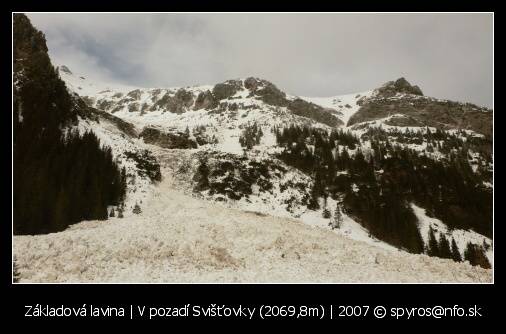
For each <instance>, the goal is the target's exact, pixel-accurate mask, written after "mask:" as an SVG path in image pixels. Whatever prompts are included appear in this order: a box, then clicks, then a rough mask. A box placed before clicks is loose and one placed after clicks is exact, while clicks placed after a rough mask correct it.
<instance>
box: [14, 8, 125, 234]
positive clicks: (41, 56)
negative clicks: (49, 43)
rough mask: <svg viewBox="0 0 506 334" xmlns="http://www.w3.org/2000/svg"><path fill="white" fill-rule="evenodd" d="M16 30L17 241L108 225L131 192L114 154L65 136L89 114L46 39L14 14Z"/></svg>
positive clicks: (92, 140)
mask: <svg viewBox="0 0 506 334" xmlns="http://www.w3.org/2000/svg"><path fill="white" fill-rule="evenodd" d="M13 23H14V26H13V37H14V41H13V47H14V80H15V82H16V83H15V85H14V86H15V87H14V94H13V100H14V108H13V112H14V115H13V116H14V117H13V119H14V124H13V128H14V134H13V142H14V145H13V165H14V168H13V229H14V234H39V233H49V232H56V231H61V230H63V229H65V228H66V227H67V226H69V225H70V224H73V223H76V222H79V221H81V220H85V219H107V216H108V212H107V206H108V205H117V204H118V203H119V202H120V201H121V200H122V199H121V194H123V193H124V192H125V188H124V187H125V185H124V184H122V183H121V182H119V181H120V179H121V174H120V173H121V172H120V170H119V167H118V165H117V164H116V162H115V161H114V160H113V157H112V153H111V150H110V148H102V147H101V145H100V142H99V140H98V138H97V136H96V135H95V134H94V133H92V132H86V133H84V134H79V133H78V132H77V131H67V130H65V129H67V128H69V126H70V125H73V124H74V125H75V124H76V122H77V115H78V113H82V112H83V110H81V109H79V108H80V107H79V103H76V101H73V98H72V97H71V96H70V95H69V93H68V91H67V89H66V87H65V84H64V82H63V81H62V80H61V79H60V77H59V74H58V70H56V69H55V68H54V67H53V66H52V65H51V62H50V60H49V56H48V55H47V47H46V42H45V38H44V34H42V33H41V32H39V31H37V30H36V29H35V28H33V26H32V25H31V23H30V20H29V19H28V18H27V17H26V15H24V14H14V15H13ZM81 116H83V117H85V115H84V114H82V115H81Z"/></svg>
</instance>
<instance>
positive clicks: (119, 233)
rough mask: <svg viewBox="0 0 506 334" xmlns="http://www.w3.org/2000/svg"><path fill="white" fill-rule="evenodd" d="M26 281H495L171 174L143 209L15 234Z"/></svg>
mask: <svg viewBox="0 0 506 334" xmlns="http://www.w3.org/2000/svg"><path fill="white" fill-rule="evenodd" d="M14 253H15V256H16V258H17V263H18V266H19V272H20V276H21V279H20V281H21V282H491V281H492V271H491V270H485V269H482V268H479V267H472V266H470V265H468V264H466V263H455V262H453V261H451V260H445V259H438V258H430V257H428V256H425V255H412V254H407V253H404V252H401V251H388V250H385V249H382V248H379V247H374V246H371V245H368V244H366V243H363V242H360V241H355V240H351V239H348V238H346V237H343V236H341V235H339V234H336V233H332V232H330V231H326V230H323V229H317V228H311V227H310V226H307V225H305V224H303V223H301V222H299V221H296V220H291V219H286V218H276V217H271V216H262V215H258V214H255V213H248V212H244V211H239V210H234V209H225V208H223V207H220V206H217V205H214V204H213V203H209V202H206V201H202V200H199V199H195V198H191V197H189V196H186V195H184V194H182V193H180V192H178V191H176V190H174V189H173V187H172V184H171V180H170V178H166V179H165V181H164V182H162V183H161V184H160V185H159V186H158V187H157V188H156V189H155V191H154V192H153V193H152V198H151V199H150V200H149V201H147V205H146V206H145V207H144V208H143V212H142V213H141V214H140V215H138V216H131V217H126V218H123V219H118V218H112V219H110V220H108V221H87V222H82V223H80V224H77V225H74V226H72V227H71V228H70V229H68V230H66V231H63V232H59V233H52V234H47V235H38V236H15V237H14Z"/></svg>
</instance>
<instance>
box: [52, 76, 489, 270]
mask: <svg viewBox="0 0 506 334" xmlns="http://www.w3.org/2000/svg"><path fill="white" fill-rule="evenodd" d="M60 75H61V78H62V79H63V80H64V81H65V82H66V83H67V86H68V88H69V89H70V90H71V91H73V92H74V93H76V94H79V95H80V96H81V97H82V98H83V100H84V101H85V102H86V103H87V104H88V105H89V106H91V107H93V108H97V109H99V110H104V111H106V112H107V113H109V114H111V115H113V116H115V117H118V118H119V119H121V120H124V121H126V122H128V123H130V124H132V126H133V128H134V129H135V132H136V134H137V136H133V137H132V138H129V139H128V140H130V141H132V142H135V145H137V146H138V147H143V148H145V149H147V150H149V151H151V152H153V154H154V155H155V156H156V157H157V159H158V160H159V161H160V163H161V164H162V165H163V166H164V167H165V168H168V169H167V170H170V174H171V175H173V176H174V178H175V179H176V180H177V182H176V183H177V184H178V187H179V188H180V189H182V190H183V191H185V192H186V193H187V194H192V195H193V196H195V195H197V196H199V197H202V198H206V199H209V200H213V201H215V202H217V203H219V204H220V205H225V206H228V207H232V208H242V209H244V210H249V211H255V212H261V213H265V214H269V215H276V216H282V217H291V218H297V219H299V220H301V221H303V222H305V223H307V224H309V225H311V226H318V227H321V228H325V229H330V228H329V219H328V218H324V217H323V216H322V210H323V209H320V210H316V211H313V210H309V209H308V208H307V201H306V200H305V199H307V198H308V197H309V196H310V190H311V184H312V182H313V180H312V178H311V177H310V176H308V175H307V174H305V173H303V172H301V171H300V170H298V169H297V168H293V167H292V166H289V165H286V164H285V163H284V162H282V161H280V160H279V159H278V158H277V155H278V154H279V153H280V152H281V151H282V148H281V147H280V145H279V144H278V143H277V141H276V135H275V133H274V132H275V129H277V128H284V127H287V126H289V125H294V124H295V125H299V126H309V127H313V128H319V129H322V130H327V131H331V130H332V129H336V128H338V129H342V130H345V131H349V132H350V133H352V134H354V135H356V136H358V137H359V138H364V137H363V136H366V135H367V133H368V131H370V129H374V128H379V129H382V130H386V131H394V132H397V131H399V132H400V133H405V132H406V131H408V133H409V132H410V131H413V132H416V131H421V132H423V131H428V133H430V132H431V131H432V132H435V131H436V130H437V129H438V128H439V127H438V126H437V124H435V123H434V119H433V117H430V114H431V113H436V112H438V108H439V106H440V105H443V106H444V107H445V108H446V109H445V111H444V112H445V115H446V114H448V108H450V109H451V108H453V109H455V110H451V111H452V112H453V113H455V114H457V113H459V112H462V110H464V111H463V112H464V113H469V111H468V110H467V109H466V108H471V109H472V110H473V111H476V112H479V113H481V114H483V119H482V120H480V122H481V123H485V122H486V120H487V119H488V117H490V116H491V112H490V110H487V109H485V108H478V107H476V106H471V105H469V104H461V103H454V102H449V101H446V100H438V99H434V98H430V97H425V96H423V94H422V92H421V90H420V88H418V87H417V86H411V85H410V84H409V83H408V82H407V81H406V80H405V79H403V78H401V79H399V80H397V81H391V82H387V83H386V84H385V85H383V86H382V87H379V88H377V89H372V90H370V91H366V92H360V93H354V94H346V95H337V96H332V97H327V98H322V97H297V96H291V95H288V94H285V93H284V92H282V91H281V90H280V89H279V88H277V87H276V86H275V85H274V84H272V83H270V82H268V81H266V80H262V79H258V78H252V77H251V78H245V79H236V80H228V81H226V82H223V83H219V84H215V85H203V86H193V87H172V88H139V87H127V86H121V87H115V86H114V85H110V84H105V83H95V82H93V81H92V80H91V79H89V78H87V77H86V76H84V75H80V74H75V73H73V72H72V71H71V70H70V69H68V68H67V67H66V66H60ZM417 101H418V102H417ZM421 101H422V102H421ZM378 103H381V104H382V106H383V109H385V108H386V109H389V111H388V114H385V113H384V112H383V109H380V110H379V111H378V110H377V109H374V110H375V112H376V114H375V115H373V114H372V113H371V111H370V110H371V109H373V108H372V107H371V106H372V105H376V104H378ZM415 103H418V104H420V105H422V106H423V108H424V109H423V111H417V109H416V106H415ZM390 104H392V105H393V107H392V106H390ZM406 104H407V105H409V106H411V108H407V109H406V108H405V105H406ZM385 106H386V107H385ZM398 106H401V107H398ZM403 108H404V109H403ZM405 109H406V110H407V111H406V110H405ZM427 120H428V121H427ZM477 122H478V121H475V122H474V123H473V124H467V126H466V128H467V129H466V128H459V127H458V126H456V125H455V124H452V123H451V122H447V123H445V124H443V125H442V126H441V128H442V129H446V130H448V131H449V133H454V134H456V135H458V134H459V133H461V132H462V131H464V130H465V132H464V133H465V134H466V135H469V136H471V137H477V138H483V137H484V136H485V135H488V131H484V133H480V132H479V131H478V130H479V129H480V127H479V126H474V125H475V123H477ZM251 124H256V125H257V126H258V127H259V128H261V130H262V136H261V138H260V140H259V142H258V143H256V144H255V145H254V146H253V147H252V148H251V149H249V150H246V149H245V148H244V147H242V146H241V144H240V141H239V138H240V137H241V134H242V133H243V132H244V131H245V128H247V127H248V126H251ZM346 125H348V126H346ZM460 125H462V124H459V126H460ZM486 127H487V126H483V125H482V126H481V128H486ZM473 129H474V130H473ZM98 131H99V133H100V132H101V130H98ZM102 132H103V131H102ZM136 137H137V138H136ZM101 138H103V139H104V143H107V144H108V145H112V146H113V147H115V146H117V145H118V144H117V142H116V143H115V140H112V141H111V137H110V136H108V135H104V136H101ZM365 138H367V136H366V137H365ZM464 139H465V138H464ZM393 142H395V139H394V140H393ZM398 144H399V145H404V146H408V147H409V148H411V149H414V150H415V151H418V152H419V153H420V154H421V155H427V156H430V157H432V158H433V159H444V157H445V154H443V153H441V152H438V150H437V149H436V150H435V151H433V152H429V150H428V149H427V142H426V141H421V142H418V143H409V144H405V143H398ZM122 145H123V144H122ZM360 150H362V151H365V152H367V150H370V142H369V141H367V140H363V141H362V142H361V144H360ZM349 152H350V154H352V155H353V154H354V152H356V150H349ZM478 156H479V154H478ZM203 158H206V159H207V161H208V162H209V164H210V169H211V174H212V173H215V174H218V175H217V176H216V179H222V182H221V183H219V185H220V187H218V188H220V189H217V190H216V189H215V190H211V191H203V192H196V191H195V182H194V178H195V175H196V173H197V166H198V164H199V161H201V160H202V159H203ZM472 162H473V160H472V159H471V163H472ZM488 167H491V164H490V165H488ZM227 168H228V169H227ZM260 168H261V169H265V170H266V172H265V174H264V175H261V173H258V169H260ZM475 168H478V166H475ZM244 170H254V171H256V172H252V173H250V174H252V175H250V177H249V178H253V180H246V179H248V177H245V176H244V175H242V174H241V172H242V171H244ZM230 175H233V176H230ZM261 179H264V180H265V181H266V182H264V183H268V186H266V185H265V184H262V183H261V182H259V180H261ZM223 180H224V181H223ZM486 184H487V185H488V183H486ZM141 191H146V190H141ZM133 198H135V199H134V200H132V201H130V202H129V203H130V207H133V205H134V203H136V202H139V201H140V200H141V199H140V197H139V198H138V197H133ZM321 200H322V199H320V201H321ZM336 204H337V202H336V200H335V199H332V198H327V199H325V203H324V206H327V207H329V208H332V207H334V206H335V205H336ZM411 205H412V206H413V207H414V208H417V209H415V210H414V212H415V213H416V216H417V219H418V220H419V221H420V223H419V228H420V231H421V234H422V237H423V239H424V242H425V243H426V244H427V242H428V241H427V235H426V234H427V231H428V229H429V225H430V226H432V227H433V228H434V229H435V235H436V237H439V234H440V233H443V234H445V235H446V236H447V237H449V238H454V239H455V241H456V242H457V245H458V247H459V250H460V252H461V254H464V250H465V247H466V244H467V242H470V241H472V242H474V243H479V244H480V245H482V244H487V245H492V240H491V238H489V237H485V236H483V235H480V234H478V233H476V232H474V231H472V230H471V231H466V230H459V229H450V228H446V226H445V224H444V223H442V222H441V220H438V219H437V218H434V217H432V218H431V217H428V216H426V215H425V214H424V209H423V208H419V207H417V206H416V205H415V204H413V203H412V204H411ZM343 217H344V219H343V222H342V226H341V228H340V229H337V230H333V231H334V232H335V233H338V234H342V235H345V236H347V237H349V238H351V239H355V240H361V241H365V242H368V243H370V244H372V245H377V246H380V247H382V248H385V249H396V247H393V246H391V245H389V244H388V243H386V242H383V241H382V240H378V239H377V238H375V237H374V236H372V235H371V233H370V232H369V231H368V230H367V229H366V228H365V227H364V226H363V224H362V225H361V224H359V223H358V222H357V221H356V220H355V219H353V218H352V217H351V216H349V215H347V214H346V213H343ZM441 231H443V232H441ZM487 257H488V259H489V261H492V248H489V250H488V251H487Z"/></svg>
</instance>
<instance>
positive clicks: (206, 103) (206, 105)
mask: <svg viewBox="0 0 506 334" xmlns="http://www.w3.org/2000/svg"><path fill="white" fill-rule="evenodd" d="M217 104H218V103H217V101H216V99H215V98H214V96H213V93H211V91H209V90H207V91H205V92H201V93H200V94H199V95H198V96H197V99H196V100H195V106H194V107H193V109H194V110H199V109H213V108H215V107H216V106H217Z"/></svg>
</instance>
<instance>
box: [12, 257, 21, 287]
mask: <svg viewBox="0 0 506 334" xmlns="http://www.w3.org/2000/svg"><path fill="white" fill-rule="evenodd" d="M19 278H20V273H19V266H18V262H17V260H16V257H15V256H14V259H13V263H12V281H13V282H14V283H19Z"/></svg>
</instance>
